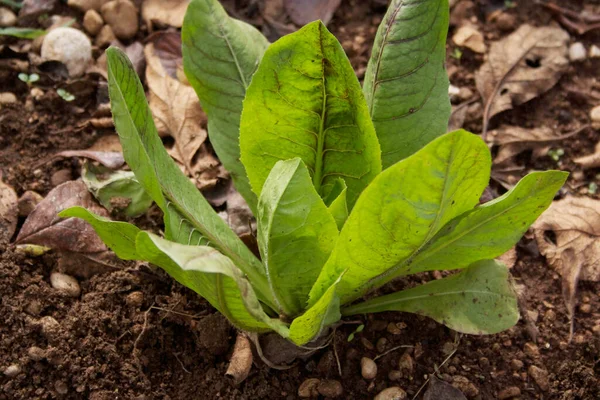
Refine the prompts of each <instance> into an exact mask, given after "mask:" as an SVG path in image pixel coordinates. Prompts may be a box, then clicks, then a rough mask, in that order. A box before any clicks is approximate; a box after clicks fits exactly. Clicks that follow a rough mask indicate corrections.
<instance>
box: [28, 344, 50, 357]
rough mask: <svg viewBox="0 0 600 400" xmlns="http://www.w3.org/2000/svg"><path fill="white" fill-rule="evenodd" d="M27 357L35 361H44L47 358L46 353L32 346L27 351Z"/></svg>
mask: <svg viewBox="0 0 600 400" xmlns="http://www.w3.org/2000/svg"><path fill="white" fill-rule="evenodd" d="M27 356H28V357H29V358H30V359H31V360H33V361H42V360H43V359H44V358H46V351H45V350H44V349H41V348H39V347H37V346H32V347H30V348H29V350H27Z"/></svg>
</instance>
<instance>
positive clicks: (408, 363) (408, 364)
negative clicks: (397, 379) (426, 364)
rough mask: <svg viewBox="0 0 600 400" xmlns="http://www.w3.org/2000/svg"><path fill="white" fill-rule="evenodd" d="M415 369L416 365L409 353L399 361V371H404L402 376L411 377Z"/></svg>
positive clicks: (403, 355)
mask: <svg viewBox="0 0 600 400" xmlns="http://www.w3.org/2000/svg"><path fill="white" fill-rule="evenodd" d="M414 367H415V363H414V361H413V359H412V357H411V356H410V354H408V353H404V354H402V356H401V357H400V360H399V361H398V369H399V370H400V371H402V375H403V376H405V377H409V376H411V375H412V373H413V369H414Z"/></svg>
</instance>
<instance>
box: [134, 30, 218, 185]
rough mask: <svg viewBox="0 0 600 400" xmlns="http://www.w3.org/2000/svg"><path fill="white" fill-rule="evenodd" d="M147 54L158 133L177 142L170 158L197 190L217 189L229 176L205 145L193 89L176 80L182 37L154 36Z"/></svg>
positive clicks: (153, 110)
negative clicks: (218, 182)
mask: <svg viewBox="0 0 600 400" xmlns="http://www.w3.org/2000/svg"><path fill="white" fill-rule="evenodd" d="M145 54H146V59H147V63H148V64H147V67H146V79H147V82H148V88H149V89H150V91H149V103H150V108H151V109H152V114H153V115H154V120H155V122H156V126H157V129H158V131H159V133H160V134H161V135H163V136H166V135H168V136H171V137H172V138H173V139H174V144H173V146H172V147H171V148H170V149H168V152H169V154H170V155H171V157H173V158H174V159H175V161H177V162H178V163H179V165H180V166H181V167H182V170H183V171H184V172H185V173H186V174H187V175H188V176H190V177H192V178H193V180H194V182H195V184H196V186H197V187H198V188H200V189H203V188H206V187H211V186H214V185H215V184H216V182H217V180H218V179H221V178H224V177H226V176H227V174H226V172H225V170H224V169H223V168H221V166H220V163H219V161H218V160H217V159H216V158H215V157H214V156H213V155H212V154H211V153H210V152H209V151H208V149H207V148H206V146H205V145H204V142H205V140H206V138H207V133H206V131H205V130H204V129H203V128H202V124H203V123H204V122H205V121H206V115H205V114H204V112H203V111H202V108H201V107H200V102H199V101H198V98H197V97H196V93H195V91H194V89H193V88H192V87H190V86H188V85H186V84H184V83H182V82H180V81H179V80H178V79H177V77H178V76H179V74H178V70H180V69H181V37H180V35H179V33H177V32H164V33H161V34H156V35H154V36H153V38H152V41H151V42H150V43H149V44H148V45H146V48H145Z"/></svg>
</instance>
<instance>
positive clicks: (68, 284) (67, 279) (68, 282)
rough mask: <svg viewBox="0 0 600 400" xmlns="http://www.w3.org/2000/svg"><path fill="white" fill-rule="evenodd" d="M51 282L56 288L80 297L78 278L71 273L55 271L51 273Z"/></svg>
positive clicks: (68, 294)
mask: <svg viewBox="0 0 600 400" xmlns="http://www.w3.org/2000/svg"><path fill="white" fill-rule="evenodd" d="M50 284H51V285H52V287H53V288H54V289H56V290H59V291H61V292H63V293H64V294H66V295H67V296H69V297H79V295H80V294H81V288H80V287H79V282H77V279H75V278H73V277H72V276H70V275H66V274H61V273H60V272H53V273H52V274H50Z"/></svg>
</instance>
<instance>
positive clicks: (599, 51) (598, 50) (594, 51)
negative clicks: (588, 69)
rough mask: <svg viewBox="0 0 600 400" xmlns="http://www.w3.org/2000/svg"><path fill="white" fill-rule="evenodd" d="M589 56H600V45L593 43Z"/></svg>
mask: <svg viewBox="0 0 600 400" xmlns="http://www.w3.org/2000/svg"><path fill="white" fill-rule="evenodd" d="M589 56H590V58H600V47H598V46H596V45H595V44H593V45H592V47H590V52H589Z"/></svg>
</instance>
